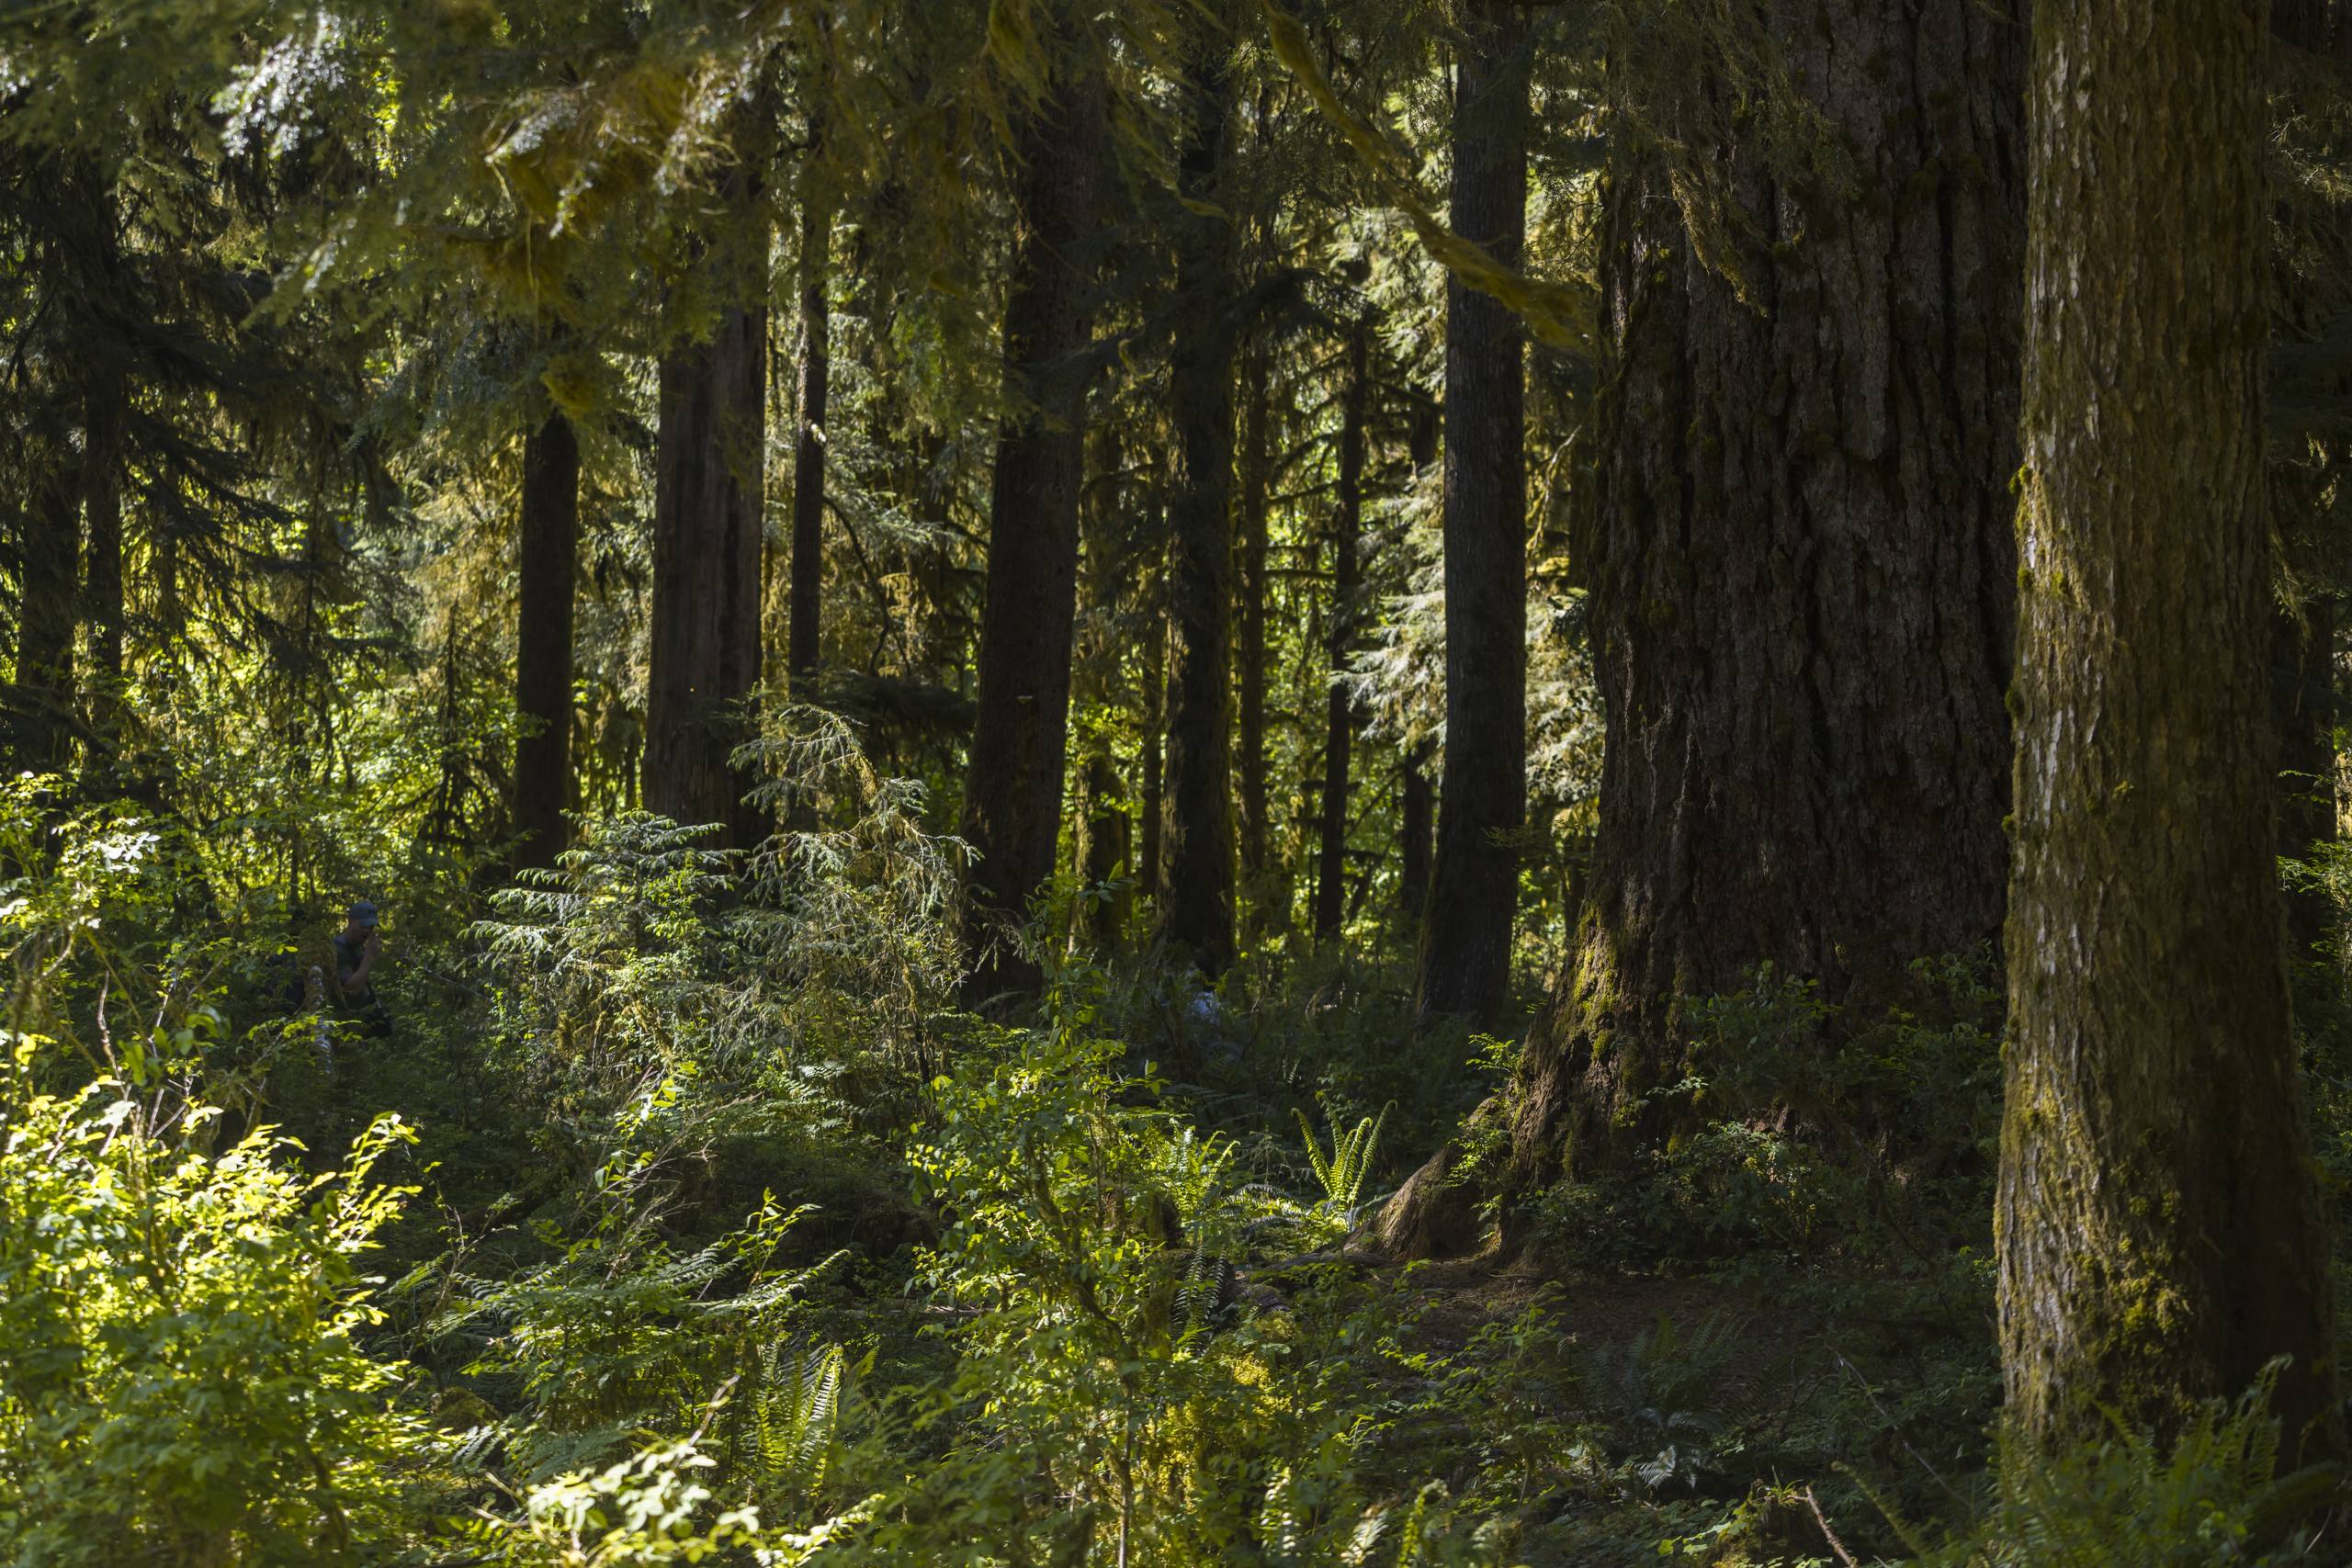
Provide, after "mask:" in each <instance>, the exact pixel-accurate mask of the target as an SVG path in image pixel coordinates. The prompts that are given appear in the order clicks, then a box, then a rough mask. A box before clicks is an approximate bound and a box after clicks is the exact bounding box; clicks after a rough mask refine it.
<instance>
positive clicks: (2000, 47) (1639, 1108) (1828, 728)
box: [1514, 0, 2024, 1179]
mask: <svg viewBox="0 0 2352 1568" xmlns="http://www.w3.org/2000/svg"><path fill="white" fill-rule="evenodd" d="M2005 13H2006V14H2005ZM1764 17H1765V20H1766V22H1767V23H1768V25H1770V26H1771V27H1773V28H1775V29H1776V35H1775V37H1774V38H1773V39H1772V40H1771V47H1772V48H1774V49H1775V50H1776V51H1779V53H1780V55H1781V58H1783V59H1784V60H1785V61H1786V63H1787V66H1788V68H1789V71H1790V73H1791V74H1790V77H1789V81H1790V84H1791V85H1792V87H1793V89H1794V90H1795V91H1796V92H1798V93H1800V94H1802V95H1803V96H1804V99H1805V107H1806V112H1807V114H1808V115H1809V116H1812V117H1817V118H1815V121H1814V123H1812V124H1811V125H1809V126H1805V127H1804V130H1802V131H1800V132H1799V134H1804V135H1806V136H1808V137H1810V138H1814V139H1817V140H1815V141H1814V147H1815V152H1816V161H1815V164H1813V168H1814V170H1815V171H1816V172H1813V173H1807V172H1805V171H1804V169H1803V168H1802V167H1793V168H1792V164H1791V162H1790V160H1789V159H1788V158H1787V157H1786V156H1785V155H1781V153H1776V149H1775V147H1774V146H1773V145H1772V138H1771V136H1770V134H1769V133H1768V130H1767V129H1766V128H1764V127H1763V126H1761V125H1759V124H1758V119H1757V117H1754V116H1746V115H1743V116H1738V117H1735V116H1734V115H1732V114H1731V113H1730V112H1728V108H1727V107H1726V112H1725V113H1724V115H1723V117H1722V118H1721V120H1720V122H1719V123H1721V124H1724V125H1725V126H1726V127H1736V128H1737V129H1736V130H1729V131H1727V132H1726V136H1727V140H1726V141H1725V143H1724V145H1722V146H1720V147H1719V148H1716V149H1713V161H1712V167H1713V169H1714V170H1715V171H1717V173H1716V175H1715V176H1714V177H1716V178H1719V179H1720V180H1721V182H1722V184H1721V190H1720V196H1721V197H1722V200H1723V201H1724V205H1725V208H1726V211H1725V212H1724V214H1722V215H1721V217H1720V218H1719V219H1718V221H1719V222H1720V223H1721V224H1722V226H1723V227H1724V230H1725V231H1726V232H1725V233H1724V234H1719V235H1716V236H1714V238H1715V239H1716V240H1717V241H1718V242H1719V243H1727V244H1728V245H1730V247H1731V250H1730V254H1729V256H1728V258H1727V260H1728V263H1729V266H1728V268H1727V267H1726V266H1724V265H1713V266H1711V265H1706V264H1705V263H1703V262H1702V260H1700V259H1699V253H1700V251H1701V250H1702V249H1705V248H1708V247H1703V246H1701V245H1697V244H1694V243H1692V238H1691V233H1690V232H1689V231H1687V229H1686V222H1687V220H1686V218H1685V216H1684V215H1683V213H1682V211H1681V210H1680V209H1679V208H1678V205H1677V203H1676V202H1675V200H1674V199H1673V198H1672V197H1671V195H1670V194H1669V191H1668V185H1667V180H1666V175H1665V171H1664V170H1663V169H1661V168H1660V167H1658V166H1657V164H1653V163H1646V162H1644V163H1629V164H1628V165H1627V166H1624V167H1621V168H1620V169H1619V170H1617V171H1616V172H1615V175H1614V179H1613V183H1612V186H1611V189H1610V191H1609V193H1608V196H1607V198H1606V210H1605V213H1604V217H1603V223H1604V225H1605V233H1604V239H1603V251H1602V261H1601V267H1602V326H1603V331H1604V333H1606V335H1607V339H1608V349H1609V364H1608V366H1607V367H1606V371H1605V379H1604V387H1603V393H1602V396H1601V399H1600V405H1599V410H1598V414H1597V419H1598V442H1599V456H1598V459H1597V468H1598V472H1597V475H1596V486H1595V494H1594V497H1593V504H1592V505H1591V507H1590V508H1589V511H1588V512H1587V513H1586V515H1585V520H1584V522H1585V525H1584V527H1583V529H1582V530H1581V531H1582V533H1583V535H1584V536H1583V537H1581V538H1579V539H1578V540H1577V553H1578V557H1579V558H1580V560H1581V563H1582V567H1583V570H1584V571H1585V572H1586V574H1587V576H1588V580H1589V585H1590V589H1591V635H1592V640H1593V656H1594V662H1595V670H1596V674H1597V677H1598V680H1599V682H1600V693H1601V700H1602V705H1603V712H1604V715H1605V716H1606V719H1607V724H1608V741H1607V749H1606V754H1605V758H1604V761H1603V767H1602V777H1601V784H1600V822H1599V827H1598V832H1597V836H1596V840H1595V844H1594V859H1593V865H1592V871H1591V874H1590V881H1589V894H1588V897H1587V899H1586V904H1585V908H1584V912H1583V916H1582V921H1581V925H1580V929H1579V931H1578V934H1577V951H1576V953H1575V954H1574V957H1573V960H1572V962H1571V964H1570V968H1569V972H1568V975H1567V976H1566V983H1565V984H1564V986H1563V987H1562V988H1561V991H1560V992H1559V994H1558V995H1557V996H1556V997H1555V999H1554V1003H1553V1006H1552V1009H1551V1011H1550V1014H1549V1016H1548V1017H1547V1018H1546V1019H1545V1020H1544V1021H1543V1022H1542V1024H1541V1025H1540V1026H1539V1027H1538V1028H1537V1030H1536V1031H1535V1032H1534V1033H1533V1035H1532V1038H1531V1040H1530V1043H1529V1047H1528V1050H1527V1053H1526V1055H1525V1071H1524V1073H1523V1076H1522V1080H1521V1085H1520V1097H1519V1101H1518V1111H1517V1124H1516V1126H1515V1129H1514V1146H1515V1155H1516V1159H1515V1165H1516V1168H1517V1172H1518V1174H1519V1176H1520V1177H1521V1178H1522V1179H1528V1178H1533V1177H1540V1176H1541V1175H1543V1174H1544V1173H1546V1172H1548V1171H1550V1170H1553V1169H1555V1168H1558V1167H1559V1165H1560V1163H1561V1160H1562V1158H1563V1156H1566V1160H1567V1163H1568V1164H1569V1165H1570V1166H1571V1167H1572V1168H1592V1167H1595V1166H1599V1165H1601V1164H1605V1163H1608V1162H1610V1161H1611V1160H1613V1159H1615V1158H1617V1157H1618V1156H1622V1155H1623V1153H1624V1152H1626V1150H1627V1149H1628V1148H1629V1147H1630V1146H1632V1145H1635V1144H1637V1143H1641V1142H1647V1141H1654V1140H1656V1139H1657V1138H1658V1137H1660V1136H1662V1135H1663V1134H1665V1133H1666V1132H1667V1131H1668V1127H1669V1125H1670V1124H1671V1123H1672V1122H1673V1121H1674V1120H1675V1119H1677V1118H1678V1117H1679V1115H1680V1114H1681V1112H1680V1111H1679V1109H1678V1107H1679V1102H1678V1101H1676V1100H1672V1099H1671V1098H1670V1097H1668V1098H1664V1099H1661V1098H1657V1097H1653V1096H1652V1095H1651V1091H1652V1090H1653V1089H1657V1088H1659V1087H1661V1086H1662V1085H1666V1084H1670V1083H1672V1082H1674V1081H1676V1080H1677V1079H1678V1078H1679V1077H1680V1076H1681V1070H1682V1062H1681V1059H1680V1045H1679V1042H1680V1039H1681V1035H1680V1032H1679V1028H1678V1025H1677V1021H1676V1018H1675V1012H1676V1008H1677V1005H1678V1002H1679V999H1680V998H1691V997H1703V996H1706V995H1709V994H1711V993H1718V992H1722V991H1726V990H1729V989H1731V988H1733V987H1735V986H1736V985H1737V984H1738V983H1739V981H1740V978H1741V976H1742V974H1743V973H1744V972H1745V971H1747V970H1748V969H1750V968H1751V967H1753V966H1755V965H1758V964H1764V963H1770V964H1772V965H1774V967H1775V968H1776V969H1777V970H1778V971H1779V972H1780V973H1781V974H1782V975H1786V976H1804V977H1807V978H1811V979H1814V980H1817V981H1818V982H1819V983H1820V984H1821V986H1822V987H1823V991H1824V994H1825V995H1826V997H1827V998H1830V999H1833V1000H1840V1001H1850V1002H1853V1003H1855V1004H1856V1005H1858V1006H1860V1007H1863V1008H1865V1009H1867V1008H1869V1007H1871V1006H1873V1005H1883V1003H1885V1002H1887V1001H1890V1000H1893V999H1895V998H1900V997H1901V996H1902V995H1903V994H1904V992H1905V986H1906V976H1907V974H1908V965H1909V964H1911V962H1912V961H1914V960H1917V959H1919V958H1923V957H1929V956H1936V955H1943V954H1955V953H1957V954H1967V953H1974V952H1979V951H1983V950H1985V949H1986V948H1987V947H1988V946H1989V944H1991V943H1992V942H1994V941H1995V940H1996V937H1997V936H1998V934H1999V931H2000V929H2001V917H2002V909H2003V892H2004V886H2005V879H2006V875H2007V849H2006V845H2005V842H2004V840H2003V837H2002V831H2001V818H2002V815H2003V813H2004V811H2005V810H2006V809H2007V798H2008V754H2009V735H2008V729H2009V725H2008V717H2007V712H2006V710H2005V707H2004V693H2005V690H2006V688H2007V680H2008V671H2009V663H2010V639H2011V628H2012V623H2013V605H2014V589H2013V574H2014V567H2013V561H2014V544H2013V538H2012V525H2011V515H2012V502H2011V499H2010V495H2009V489H2008V487H2009V482H2010V479H2011V477H2012V475H2013V474H2014V472H2015V470H2016V466H2017V464H2016V446H2015V437H2014V432H2015V430H2016V424H2017V409H2018V392H2017V387H2018V379H2017V378H2018V371H2017V344H2018V305H2017V296H2018V276H2019V274H2018V265H2019V255H2020V249H2019V236H2020V220H2021V213H2022V207H2021V203H2022V199H2023V183H2022V177H2021V170H2020V167H2019V162H2018V154H2019V151H2020V141H2019V122H2020V117H2021V112H2022V80H2023V77H2022V73H2023V44H2024V36H2023V31H2022V28H2021V27H2020V24H2019V22H2018V17H2017V16H2016V14H2015V11H2014V9H2013V8H2010V7H2005V6H1986V5H1985V4H1984V3H1983V0H1926V3H1925V4H1923V5H1920V6H1914V7H1909V8H1899V9H1894V10H1890V9H1888V8H1886V7H1884V6H1877V5H1872V4H1867V3H1865V0H1838V4H1834V5H1832V6H1829V7H1828V8H1827V12H1826V14H1825V15H1822V16H1821V17H1818V18H1817V19H1816V18H1815V13H1814V11H1813V9H1812V8H1810V7H1807V8H1804V10H1803V11H1802V12H1800V11H1798V10H1796V9H1786V10H1773V11H1768V12H1766V13H1765V14H1764ZM1865 56H1866V57H1867V58H1869V59H1870V60H1871V61H1873V62H1876V63H1877V68H1876V69H1874V70H1870V71H1854V70H1849V69H1848V68H1847V67H1848V64H1849V62H1851V61H1853V60H1855V59H1857V58H1861V57H1865ZM1790 118H1798V117H1795V116H1792V117H1790ZM1790 129H1793V128H1784V129H1783V130H1782V134H1783V135H1785V134H1787V133H1788V131H1789V130H1790ZM1781 152H1784V150H1781ZM1712 254H1715V255H1716V256H1717V259H1718V260H1719V261H1722V260H1724V259H1726V258H1724V256H1723V255H1722V253H1720V252H1713V253H1712ZM1732 273H1736V276H1737V279H1738V281H1737V283H1735V281H1734V276H1731V274H1732ZM1743 288H1744V290H1745V297H1743Z"/></svg>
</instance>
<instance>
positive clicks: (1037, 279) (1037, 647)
mask: <svg viewBox="0 0 2352 1568" xmlns="http://www.w3.org/2000/svg"><path fill="white" fill-rule="evenodd" d="M1073 69H1074V68H1070V67H1065V73H1064V77H1063V80H1062V81H1061V83H1060V84H1059V85H1058V86H1057V89H1056V93H1055V96H1054V98H1053V100H1052V101H1051V103H1050V104H1049V105H1048V106H1047V107H1046V108H1044V109H1043V110H1041V111H1040V112H1039V113H1038V114H1037V115H1036V116H1035V118H1033V119H1032V120H1031V121H1030V122H1029V124H1028V126H1027V128H1026V133H1025V135H1024V137H1023V143H1022V147H1021V159H1022V164H1023V173H1022V177H1021V186H1020V190H1019V193H1018V199H1017V210H1018V213H1019V220H1020V226H1021V237H1020V242H1019V256H1018V260H1017V261H1016V263H1015V271H1014V280H1013V285H1012V292H1011V294H1010V295H1009V297H1008V298H1007V299H1006V301H1005V315H1004V361H1005V377H1006V381H1007V393H1008V396H1009V397H1010V398H1012V399H1017V400H1020V402H1019V406H1018V407H1017V408H1016V411H1015V412H1008V413H1007V414H1006V416H1005V418H1004V419H1003V421H1002V423H1001V424H1000V426H999V428H998V433H997V452H996V472H995V478H994V482H993V487H992V490H991V492H990V501H989V515H990V519H991V520H990V524H989V549H988V597H987V603H986V606H985V608H984V609H983V610H982V612H981V618H980V649H979V665H980V668H979V676H980V681H979V703H978V713H977V716H976V718H975V722H974V726H973V730H972V752H971V762H970V767H969V770H968V772H967V777H966V784H965V792H964V824H963V834H964V838H965V839H966V840H967V842H969V843H970V844H971V845H972V847H973V849H974V850H975V851H976V852H977V861H976V863H975V864H974V866H973V868H972V874H971V885H970V886H969V887H968V888H967V891H966V895H965V897H966V904H965V909H964V917H963V918H964V922H965V942H966V945H967V951H968V952H969V953H971V955H972V958H973V960H974V964H973V968H972V972H971V976H970V977H969V979H968V980H967V982H966V987H965V988H966V995H967V999H968V1000H970V1001H972V1002H975V1003H977V1002H978V1001H981V1000H984V999H986V998H991V997H999V996H1005V995H1008V994H1009V995H1012V996H1028V995H1031V994H1034V993H1035V990H1036V989H1037V986H1038V983H1039V974H1038V970H1037V965H1036V964H1035V961H1034V960H1032V959H1030V958H1028V957H1027V956H1025V955H1023V953H1021V951H1020V949H1019V945H1018V942H1017V940H1016V938H1017V934H1018V932H1019V930H1020V928H1021V927H1022V926H1023V924H1024V923H1025V922H1026V920H1027V919H1028V906H1029V901H1030V900H1031V898H1032V897H1035V894H1036V892H1037V890H1038V888H1039V887H1040V886H1042V885H1043V884H1044V883H1045V882H1046V880H1047V879H1048V878H1050V877H1051V876H1052V875H1053V874H1054V855H1055V848H1056V844H1057V839H1058V835H1059V829H1060V825H1061V809H1062V773H1063V753H1064V750H1065V749H1066V747H1067V744H1068V739H1069V685H1070V649H1071V641H1072V637H1073V634H1074V625H1073V618H1074V616H1075V615H1076V614H1077V607H1078V555H1079V526H1078V525H1079V499H1080V484H1081V479H1082V476H1083V471H1084V467H1085V463H1084V454H1085V439H1084V431H1085V418H1086V375H1085V370H1084V367H1083V366H1082V364H1081V363H1080V360H1081V357H1082V355H1083V353H1084V350H1085V348H1086V346H1087V344H1088V343H1089V342H1090V341H1091V337H1092V333H1093V316H1092V310H1091V303H1090V285H1091V273H1092V268H1091V265H1089V264H1088V262H1087V259H1086V249H1085V247H1086V243H1087V241H1088V239H1089V237H1090V236H1091V232H1092V230H1093V222H1094V214H1095V193H1094V186H1095V182H1096V179H1097V177H1098V175H1099V172H1100V169H1101V166H1102V161H1103V146H1102V144H1103V136H1104V129H1105V118H1104V116H1105V112H1106V111H1105V105H1104V101H1103V82H1102V78H1101V76H1100V74H1099V73H1097V72H1096V71H1094V70H1093V69H1091V67H1089V68H1085V69H1083V70H1078V71H1077V72H1076V73H1075V74H1071V71H1072V70H1073Z"/></svg>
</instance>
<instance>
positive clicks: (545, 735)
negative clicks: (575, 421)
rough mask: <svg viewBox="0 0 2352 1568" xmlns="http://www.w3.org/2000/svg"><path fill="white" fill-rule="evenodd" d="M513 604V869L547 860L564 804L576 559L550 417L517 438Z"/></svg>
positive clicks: (564, 442)
mask: <svg viewBox="0 0 2352 1568" xmlns="http://www.w3.org/2000/svg"><path fill="white" fill-rule="evenodd" d="M521 533H522V548H521V552H520V554H521V569H522V570H521V578H522V584H521V594H520V599H521V603H520V604H519V606H518V609H517V614H516V616H515V715H516V716H517V717H518V718H520V719H521V721H522V726H523V734H522V738H521V739H518V740H517V741H516V742H515V838H516V844H515V864H516V865H517V866H548V865H552V864H554V863H555V857H556V856H557V854H558V853H560V852H561V851H562V849H563V847H564V842H565V840H566V837H567V834H566V832H565V828H564V819H563V812H564V808H565V807H567V806H569V805H570V804H571V602H572V587H573V584H574V582H575V581H577V579H578V576H579V561H580V437H579V435H578V434H577V433H576V432H574V431H573V429H572V427H571V421H570V420H569V419H567V418H565V417H564V415H563V413H562V412H561V411H560V410H550V411H549V412H548V417H547V418H546V420H545V421H544V422H542V423H540V425H539V427H538V428H537V430H535V431H532V432H531V433H530V434H528V435H526V436H525V437H524V440H523V494H522V530H521Z"/></svg>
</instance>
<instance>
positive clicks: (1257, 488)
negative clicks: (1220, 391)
mask: <svg viewBox="0 0 2352 1568" xmlns="http://www.w3.org/2000/svg"><path fill="white" fill-rule="evenodd" d="M1271 357H1272V355H1271V353H1270V351H1269V349H1268V346H1267V344H1266V341H1265V338H1264V335H1263V334H1261V335H1260V336H1259V337H1258V338H1257V339H1256V341H1255V342H1254V343H1253V344H1251V346H1250V349H1249V350H1248V351H1247V352H1246V353H1245V354H1244V355H1242V362H1241V363H1242V371H1241V396H1242V402H1241V410H1242V412H1241V512H1240V516H1239V518H1238V532H1239V535H1240V538H1239V552H1238V566H1239V577H1240V582H1239V592H1240V599H1241V603H1240V615H1239V616H1238V623H1237V627H1236V629H1237V632H1238V637H1239V645H1238V647H1237V648H1236V649H1234V660H1233V662H1234V673H1235V676H1236V683H1237V685H1238V688H1239V705H1240V722H1241V735H1240V747H1241V755H1240V756H1239V757H1238V759H1237V760H1236V761H1237V768H1238V773H1239V775H1240V786H1241V793H1240V807H1241V811H1240V846H1241V876H1242V880H1243V882H1244V883H1246V884H1248V885H1250V886H1251V888H1252V890H1253V892H1254V891H1255V889H1256V884H1257V881H1258V879H1259V878H1260V877H1261V876H1262V875H1264V874H1265V872H1266V869H1267V867H1266V843H1267V823H1266V588H1267V582H1266V509H1267V494H1268V491H1270V490H1271V489H1272V469H1273V451H1272V435H1271V434H1270V432H1269V431H1268V428H1267V426H1268V424H1269V423H1271V422H1270V418H1269V415H1270V414H1271V412H1272V408H1271V397H1270V392H1271V381H1272V371H1271V368H1270V365H1269V361H1270V359H1271Z"/></svg>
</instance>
